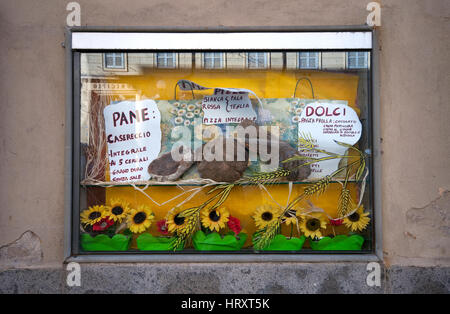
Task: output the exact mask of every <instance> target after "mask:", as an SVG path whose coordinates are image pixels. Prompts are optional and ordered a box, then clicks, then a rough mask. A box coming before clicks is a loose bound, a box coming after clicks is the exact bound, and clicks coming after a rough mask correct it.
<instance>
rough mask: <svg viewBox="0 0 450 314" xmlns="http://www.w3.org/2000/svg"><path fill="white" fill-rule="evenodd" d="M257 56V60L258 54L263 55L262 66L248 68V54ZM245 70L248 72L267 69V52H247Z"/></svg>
mask: <svg viewBox="0 0 450 314" xmlns="http://www.w3.org/2000/svg"><path fill="white" fill-rule="evenodd" d="M254 53H256V54H257V60H258V57H259V54H263V66H256V67H251V66H250V54H254ZM246 61H247V69H250V70H265V69H268V68H269V52H262V51H252V52H247V58H246ZM257 63H259V61H257Z"/></svg>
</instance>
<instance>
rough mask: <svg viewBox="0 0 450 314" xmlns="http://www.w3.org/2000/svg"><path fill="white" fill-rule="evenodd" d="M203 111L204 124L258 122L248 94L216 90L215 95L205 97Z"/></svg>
mask: <svg viewBox="0 0 450 314" xmlns="http://www.w3.org/2000/svg"><path fill="white" fill-rule="evenodd" d="M202 109H203V112H204V116H203V124H220V123H240V122H241V121H242V120H245V119H250V120H252V121H256V112H255V110H254V109H253V106H252V103H251V102H250V98H249V97H248V93H247V92H231V91H227V90H223V89H215V91H214V95H212V96H204V97H203V101H202Z"/></svg>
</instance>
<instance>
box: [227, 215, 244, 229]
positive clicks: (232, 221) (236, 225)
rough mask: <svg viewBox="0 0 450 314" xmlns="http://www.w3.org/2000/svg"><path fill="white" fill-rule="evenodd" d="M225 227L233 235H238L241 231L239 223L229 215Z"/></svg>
mask: <svg viewBox="0 0 450 314" xmlns="http://www.w3.org/2000/svg"><path fill="white" fill-rule="evenodd" d="M227 226H228V228H230V230H231V231H233V232H234V233H235V234H239V232H241V230H242V227H241V221H240V220H239V219H238V218H236V217H233V216H231V215H230V217H228V222H227Z"/></svg>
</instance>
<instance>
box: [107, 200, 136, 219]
mask: <svg viewBox="0 0 450 314" xmlns="http://www.w3.org/2000/svg"><path fill="white" fill-rule="evenodd" d="M130 209H131V208H130V204H128V203H127V202H125V201H123V200H120V199H114V198H113V199H111V200H110V202H109V206H108V207H107V210H105V212H104V213H103V217H109V219H111V220H114V221H118V222H119V223H121V222H122V220H124V219H125V218H126V217H127V215H128V212H129V211H130Z"/></svg>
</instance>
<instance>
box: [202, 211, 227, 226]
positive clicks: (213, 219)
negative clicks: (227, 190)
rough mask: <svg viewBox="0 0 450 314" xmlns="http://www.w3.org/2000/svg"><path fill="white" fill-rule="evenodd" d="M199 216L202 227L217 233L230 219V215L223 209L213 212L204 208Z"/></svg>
mask: <svg viewBox="0 0 450 314" xmlns="http://www.w3.org/2000/svg"><path fill="white" fill-rule="evenodd" d="M201 215H202V225H203V227H205V228H208V229H209V230H211V231H214V230H216V231H217V232H219V230H220V229H221V228H225V226H226V224H227V222H228V219H229V217H230V213H229V212H228V211H227V209H226V208H225V207H220V208H216V209H213V210H210V209H208V208H205V209H203V210H202V212H201Z"/></svg>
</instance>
